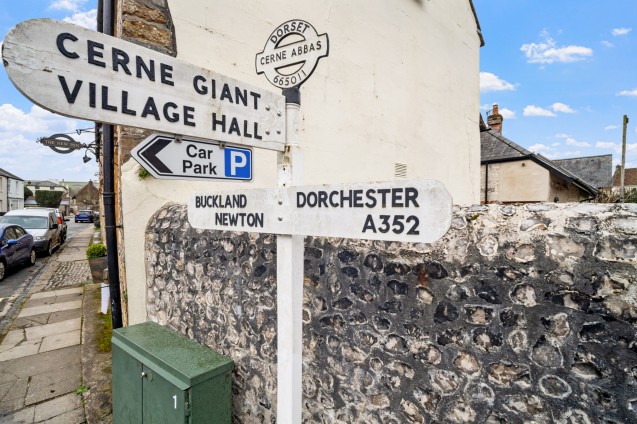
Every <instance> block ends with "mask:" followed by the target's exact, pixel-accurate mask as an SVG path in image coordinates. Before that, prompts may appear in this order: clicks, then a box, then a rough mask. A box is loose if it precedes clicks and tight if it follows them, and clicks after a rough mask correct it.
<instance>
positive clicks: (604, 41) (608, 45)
mask: <svg viewBox="0 0 637 424" xmlns="http://www.w3.org/2000/svg"><path fill="white" fill-rule="evenodd" d="M601 43H602V45H603V46H606V47H609V48H610V47H615V45H614V44H613V43H611V42H610V41H608V40H602V41H601Z"/></svg>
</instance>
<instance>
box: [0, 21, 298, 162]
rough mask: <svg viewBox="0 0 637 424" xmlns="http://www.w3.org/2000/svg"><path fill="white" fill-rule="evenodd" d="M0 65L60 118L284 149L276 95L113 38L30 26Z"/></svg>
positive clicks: (58, 25)
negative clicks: (59, 115)
mask: <svg viewBox="0 0 637 424" xmlns="http://www.w3.org/2000/svg"><path fill="white" fill-rule="evenodd" d="M2 59H3V62H4V66H5V68H6V71H7V73H8V75H9V78H10V79H11V81H12V82H13V84H14V85H15V86H16V88H17V89H18V90H19V91H20V92H21V93H22V94H24V95H25V96H26V97H28V98H29V99H30V100H31V101H32V102H34V103H36V104H38V105H40V106H42V107H43V108H45V109H48V110H50V111H52V112H55V113H59V114H61V115H65V116H70V117H74V118H80V119H86V120H89V121H97V122H106V123H111V124H118V125H129V126H133V127H140V128H150V129H153V130H155V131H160V132H164V133H168V134H179V135H183V136H191V137H198V138H202V139H214V140H219V141H221V142H227V143H233V144H239V145H247V146H254V147H259V148H265V149H271V150H278V151H282V150H283V146H284V141H285V117H284V112H285V99H284V97H283V96H281V95H279V94H275V93H272V92H269V91H266V90H263V89H261V88H257V87H253V86H251V85H248V84H246V83H243V82H241V81H237V80H235V79H232V78H229V77H226V76H223V75H220V74H218V73H216V72H213V71H210V70H207V69H204V68H200V67H197V66H195V65H192V64H189V63H186V62H182V61H180V60H177V59H175V58H173V57H171V56H168V55H165V54H162V53H158V52H156V51H153V50H150V49H147V48H145V47H141V46H138V45H136V44H133V43H130V42H127V41H124V40H121V39H119V38H115V37H111V36H108V35H105V34H101V33H98V32H95V31H91V30H89V29H86V28H82V27H79V26H76V25H73V24H70V23H66V22H60V21H54V20H51V19H33V20H29V21H25V22H22V23H20V24H18V25H17V26H16V27H15V28H13V29H12V30H11V32H10V33H9V34H8V35H7V36H6V37H5V39H4V41H3V49H2Z"/></svg>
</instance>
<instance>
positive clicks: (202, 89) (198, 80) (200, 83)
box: [192, 75, 208, 94]
mask: <svg viewBox="0 0 637 424" xmlns="http://www.w3.org/2000/svg"><path fill="white" fill-rule="evenodd" d="M205 82H206V78H204V77H202V76H201V75H197V76H196V77H194V78H193V79H192V86H193V87H194V88H195V91H196V92H197V93H199V94H208V87H206V86H205V85H204V83H205Z"/></svg>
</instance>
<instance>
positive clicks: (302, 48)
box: [255, 19, 329, 88]
mask: <svg viewBox="0 0 637 424" xmlns="http://www.w3.org/2000/svg"><path fill="white" fill-rule="evenodd" d="M328 53H329V41H328V38H327V34H320V35H319V34H318V32H316V29H315V28H314V27H313V26H312V25H310V24H309V23H308V22H306V21H303V20H301V19H293V20H291V21H287V22H285V23H283V24H281V25H279V26H278V27H277V28H276V29H275V30H274V31H273V32H272V34H271V35H270V38H268V41H267V42H266V43H265V47H263V51H262V52H261V53H259V54H257V56H256V60H255V62H256V68H257V74H265V77H266V78H267V79H268V81H270V83H272V84H273V85H275V86H277V87H279V88H290V87H298V86H300V85H301V84H303V82H305V80H307V79H308V78H309V77H310V75H312V72H314V69H316V65H317V64H318V61H319V59H321V58H322V57H326V56H327V55H328Z"/></svg>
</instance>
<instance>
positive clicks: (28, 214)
mask: <svg viewBox="0 0 637 424" xmlns="http://www.w3.org/2000/svg"><path fill="white" fill-rule="evenodd" d="M0 222H3V223H6V224H16V225H19V226H21V227H22V228H24V229H25V230H27V232H28V233H29V234H31V235H32V236H33V241H34V243H35V250H36V251H38V252H40V253H45V254H47V255H49V256H50V255H52V254H53V251H54V250H55V249H56V248H58V247H59V246H60V244H61V243H60V240H61V234H60V225H59V224H58V218H57V215H56V214H55V212H54V211H49V210H46V209H40V208H34V209H14V210H12V211H9V212H7V213H6V214H5V215H4V216H3V217H2V218H0Z"/></svg>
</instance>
